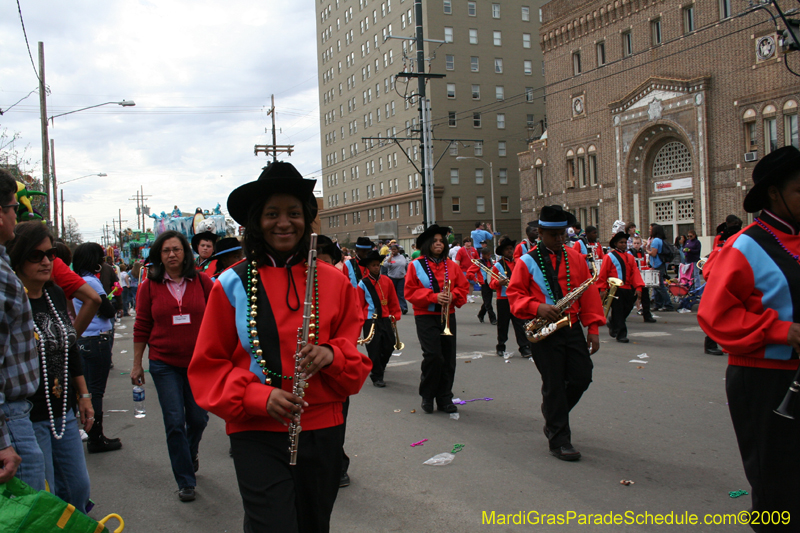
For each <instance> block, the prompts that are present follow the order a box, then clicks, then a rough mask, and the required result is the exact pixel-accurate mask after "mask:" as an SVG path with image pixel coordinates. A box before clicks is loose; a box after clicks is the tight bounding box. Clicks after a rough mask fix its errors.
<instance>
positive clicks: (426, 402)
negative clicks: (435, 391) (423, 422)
mask: <svg viewBox="0 0 800 533" xmlns="http://www.w3.org/2000/svg"><path fill="white" fill-rule="evenodd" d="M422 410H423V411H425V412H426V413H428V414H431V413H432V412H433V400H430V399H427V398H423V399H422Z"/></svg>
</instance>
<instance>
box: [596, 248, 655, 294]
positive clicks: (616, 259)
mask: <svg viewBox="0 0 800 533" xmlns="http://www.w3.org/2000/svg"><path fill="white" fill-rule="evenodd" d="M610 277H611V278H619V279H621V280H622V281H623V284H622V285H620V287H619V288H620V289H633V290H634V291H641V290H642V289H644V280H643V279H642V275H641V274H640V273H639V268H638V267H637V265H636V260H635V259H634V258H633V256H632V255H631V254H629V253H620V252H615V251H610V252H608V253H607V254H606V255H605V257H604V258H603V265H602V266H601V267H600V275H599V276H598V277H597V281H596V282H595V284H596V285H597V288H598V289H600V291H607V290H608V278H610Z"/></svg>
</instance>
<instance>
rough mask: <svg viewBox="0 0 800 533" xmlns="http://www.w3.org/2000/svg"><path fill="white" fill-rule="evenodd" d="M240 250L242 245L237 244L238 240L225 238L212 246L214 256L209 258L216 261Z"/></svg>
mask: <svg viewBox="0 0 800 533" xmlns="http://www.w3.org/2000/svg"><path fill="white" fill-rule="evenodd" d="M241 249H242V243H241V242H239V239H237V238H236V237H225V238H224V239H220V240H219V241H217V243H216V244H215V245H214V255H212V256H211V259H217V258H218V257H220V256H222V255H225V254H228V253H231V252H235V251H236V250H241Z"/></svg>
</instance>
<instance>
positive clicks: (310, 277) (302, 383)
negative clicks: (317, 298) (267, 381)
mask: <svg viewBox="0 0 800 533" xmlns="http://www.w3.org/2000/svg"><path fill="white" fill-rule="evenodd" d="M316 270H317V234H316V233H312V234H311V244H310V245H309V250H308V269H307V270H306V274H307V275H306V297H305V300H304V301H303V325H302V326H301V327H299V328H297V349H296V350H295V352H294V386H293V388H292V392H294V394H295V395H297V396H299V397H300V398H302V397H304V396H305V395H306V391H305V389H306V387H308V383H307V382H306V380H304V379H302V378H301V377H300V376H301V375H302V374H303V372H305V370H306V369H305V368H303V367H302V366H301V365H300V362H301V361H302V360H303V355H302V354H301V353H300V352H301V351H302V349H303V348H305V346H306V344H308V341H309V339H311V340H313V339H314V338H315V337H316V335H317V334H319V332H318V331H315V332H311V331H310V330H311V329H312V326H311V324H312V320H313V318H314V314H313V313H312V305H313V303H314V302H313V298H314V273H315V272H316ZM313 311H314V312H317V313H319V309H315V310H313ZM294 420H297V421H296V422H295V421H294ZM301 431H303V428H302V427H301V426H300V413H297V416H296V417H294V418H293V421H292V423H291V424H289V464H290V465H292V466H294V465H296V464H297V442H298V441H299V439H300V432H301Z"/></svg>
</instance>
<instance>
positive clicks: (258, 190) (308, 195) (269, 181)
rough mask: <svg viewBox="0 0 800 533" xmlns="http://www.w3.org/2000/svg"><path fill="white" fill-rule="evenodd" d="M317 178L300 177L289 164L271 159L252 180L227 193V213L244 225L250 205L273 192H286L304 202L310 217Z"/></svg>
mask: <svg viewBox="0 0 800 533" xmlns="http://www.w3.org/2000/svg"><path fill="white" fill-rule="evenodd" d="M316 184H317V180H309V179H304V178H303V176H302V175H300V173H299V172H298V171H297V169H296V168H294V165H292V164H291V163H284V162H283V161H275V162H272V163H270V164H268V165H267V166H266V167H264V171H263V172H262V173H261V175H260V176H259V177H258V179H257V180H256V181H251V182H250V183H245V184H244V185H241V186H240V187H237V188H236V189H234V190H233V191H232V192H231V194H230V195H229V196H228V213H230V215H231V218H233V219H234V220H235V221H236V222H238V223H239V224H240V225H242V226H244V225H246V224H247V213H248V211H250V208H251V207H252V206H253V205H255V204H257V203H258V202H261V201H263V200H264V199H265V198H267V197H268V196H270V195H271V194H275V193H286V194H291V195H292V196H296V197H297V198H299V199H300V200H302V201H304V202H307V203H308V204H309V207H311V216H312V217H314V218H316V216H317V199H316V198H315V197H314V186H315V185H316Z"/></svg>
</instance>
